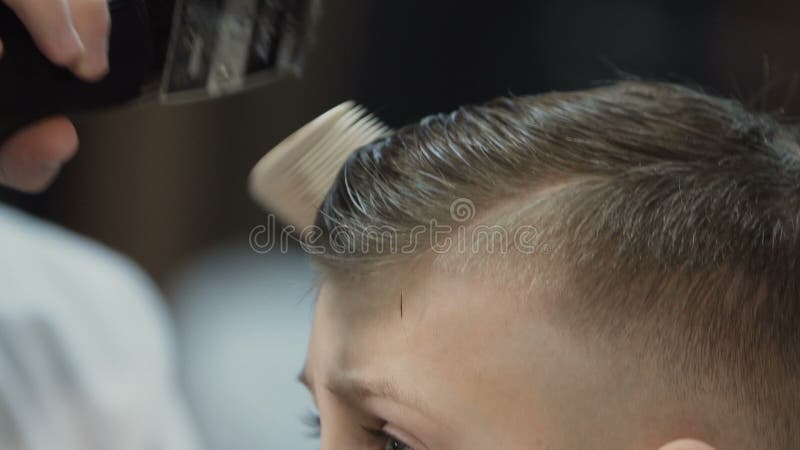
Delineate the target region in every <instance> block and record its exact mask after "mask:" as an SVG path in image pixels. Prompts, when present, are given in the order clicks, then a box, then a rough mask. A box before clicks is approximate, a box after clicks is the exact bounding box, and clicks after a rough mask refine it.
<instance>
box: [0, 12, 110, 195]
mask: <svg viewBox="0 0 800 450" xmlns="http://www.w3.org/2000/svg"><path fill="white" fill-rule="evenodd" d="M1 1H4V2H5V3H6V4H7V5H8V6H9V7H10V8H11V9H12V10H14V12H15V13H16V14H17V16H18V17H19V18H20V20H21V21H22V22H23V23H24V24H25V26H26V27H27V29H28V31H29V32H30V34H31V36H32V37H33V40H34V41H35V42H36V45H37V46H38V47H39V49H40V50H41V51H42V53H43V54H44V55H45V56H46V57H47V58H48V59H50V61H52V62H53V63H55V64H57V65H59V66H63V67H66V68H68V69H70V70H71V71H72V72H74V73H75V75H77V76H78V77H80V78H82V79H84V80H86V81H96V80H99V79H101V78H103V76H105V74H106V72H108V35H109V31H110V27H111V19H110V15H109V11H108V3H107V0H1ZM2 33H3V30H0V58H1V57H2ZM77 148H78V136H77V134H76V133H75V128H74V127H73V126H72V124H71V123H70V122H69V120H67V119H66V118H65V117H50V118H47V119H44V120H41V121H39V122H37V123H34V124H32V125H30V126H28V127H26V128H24V129H22V130H20V131H18V132H17V133H16V134H14V135H13V136H11V137H10V138H9V139H7V140H6V141H5V142H2V143H0V184H4V185H6V186H11V187H13V188H16V189H20V190H23V191H28V192H37V191H41V190H43V189H44V188H46V187H47V186H48V185H49V184H50V183H51V182H52V181H53V179H54V178H55V176H56V175H57V174H58V171H59V168H60V167H61V165H62V164H64V163H65V162H67V161H68V160H69V159H70V158H72V156H73V155H74V154H75V151H76V150H77Z"/></svg>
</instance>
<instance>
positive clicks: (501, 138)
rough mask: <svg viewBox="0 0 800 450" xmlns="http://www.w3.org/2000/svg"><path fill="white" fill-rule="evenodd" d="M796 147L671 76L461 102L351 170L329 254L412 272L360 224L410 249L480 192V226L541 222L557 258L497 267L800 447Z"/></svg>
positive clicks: (329, 217) (343, 262) (333, 207)
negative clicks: (550, 269)
mask: <svg viewBox="0 0 800 450" xmlns="http://www.w3.org/2000/svg"><path fill="white" fill-rule="evenodd" d="M798 136H800V133H799V132H798V129H797V128H795V127H794V126H791V125H788V124H782V123H780V122H779V121H778V120H776V119H775V118H773V117H771V116H769V115H767V114H761V113H756V112H752V111H749V110H747V109H746V108H745V107H744V106H742V104H740V103H739V102H737V101H734V100H729V99H723V98H718V97H715V96H711V95H708V94H705V93H703V92H700V91H698V90H694V89H690V88H687V87H683V86H678V85H673V84H667V83H650V82H638V81H625V82H618V83H615V84H613V85H608V86H603V87H598V88H594V89H589V90H584V91H576V92H558V93H548V94H543V95H537V96H527V97H514V98H499V99H495V100H493V101H490V102H488V103H484V104H480V105H475V106H465V107H462V108H459V109H458V110H456V111H454V112H452V113H449V114H439V115H433V116H430V117H426V118H424V119H423V120H422V121H420V122H419V123H417V124H413V125H410V126H406V127H404V128H402V129H399V130H398V131H397V132H395V133H394V134H392V135H390V136H388V137H386V138H384V139H381V140H378V141H376V142H373V143H371V144H369V145H367V146H365V147H363V148H361V149H359V150H358V151H357V152H356V153H355V154H354V155H353V156H352V157H351V158H350V159H349V161H348V162H347V163H346V165H345V167H343V168H342V170H341V172H340V174H339V177H338V179H337V181H336V183H335V184H334V186H333V188H332V189H331V190H330V192H329V194H328V196H327V198H326V200H325V201H324V203H323V205H322V206H321V208H320V213H319V215H318V219H317V225H318V226H319V227H320V228H321V234H320V235H318V236H317V237H318V238H319V237H320V236H321V238H320V239H317V240H316V241H315V242H316V243H317V244H319V245H324V246H328V248H327V251H326V252H325V255H320V256H318V257H317V261H318V262H319V263H320V264H321V265H322V266H323V267H324V268H325V270H327V271H330V272H331V273H339V274H341V273H347V272H358V271H363V270H367V269H369V268H370V267H374V266H376V265H379V264H380V263H381V262H382V261H388V260H394V261H402V260H403V259H405V258H407V257H408V255H403V254H400V253H402V252H391V254H388V253H389V252H385V251H383V252H376V250H375V249H376V245H374V242H371V245H361V244H364V242H359V241H363V240H370V241H375V240H376V236H383V234H381V233H363V232H361V231H363V230H368V229H371V230H384V229H387V227H388V228H389V229H391V230H393V234H392V236H393V237H392V239H395V240H398V241H399V242H395V243H392V244H393V245H395V246H396V248H402V247H403V246H404V242H403V240H408V239H413V238H414V233H413V232H412V230H413V229H414V227H418V226H425V225H428V224H430V223H431V221H432V220H435V221H437V223H438V224H456V223H457V221H456V220H455V219H454V217H453V214H452V211H451V209H450V208H451V206H452V205H453V202H454V201H455V200H456V199H460V198H466V199H469V200H470V201H471V203H472V204H473V205H474V207H475V210H476V211H478V212H485V214H483V215H481V214H478V215H477V216H476V219H475V220H480V221H482V222H485V223H504V224H507V225H508V226H520V225H524V224H532V225H535V229H536V230H537V239H538V240H539V241H538V242H539V243H542V242H546V243H547V246H548V247H549V252H548V253H549V256H548V259H543V258H542V255H525V254H519V255H516V256H510V255H503V257H502V258H494V259H495V260H498V261H499V260H502V259H504V258H505V259H506V260H512V259H513V260H514V261H515V264H511V265H506V266H504V269H503V270H504V271H511V272H513V271H527V270H529V269H530V267H531V266H532V264H531V265H526V264H519V262H520V258H522V259H523V260H525V259H526V258H527V259H529V260H530V261H539V262H544V263H545V264H547V263H548V261H549V262H550V263H551V264H552V265H554V266H558V267H560V268H562V269H563V270H564V271H565V273H567V274H568V275H567V276H566V277H564V279H568V280H571V281H570V284H571V286H570V287H569V288H568V289H567V288H565V291H564V292H565V294H564V296H565V299H564V309H563V310H564V311H565V312H568V314H565V317H569V320H572V321H573V322H574V323H575V324H576V325H579V326H582V327H583V328H582V329H584V330H591V332H592V333H593V334H592V336H598V335H602V336H606V337H608V338H610V339H613V338H621V339H624V340H625V342H638V343H640V346H641V355H643V360H645V359H653V360H654V361H655V363H656V364H661V366H662V367H663V368H667V369H668V370H667V371H666V372H665V373H670V374H671V375H669V377H671V378H670V380H671V381H669V383H672V384H674V386H675V388H676V389H675V395H676V396H682V397H681V398H684V399H691V398H694V397H695V396H697V395H712V396H714V398H723V399H727V401H729V404H730V405H738V406H740V407H741V408H742V409H746V410H748V411H750V417H751V418H752V424H753V430H752V432H753V433H754V434H756V433H757V434H758V435H759V436H763V437H764V439H765V440H766V441H768V443H767V444H766V446H767V447H765V448H772V449H776V448H781V449H790V448H800V282H798V279H800V264H799V258H800V145H798V142H799V141H798ZM548 187H551V189H548ZM553 187H554V188H553ZM537 193H538V194H537ZM487 214H488V217H487ZM342 230H347V231H349V232H345V233H342V232H341V231H342ZM334 235H335V236H334ZM343 241H344V242H343ZM331 242H336V243H338V246H337V247H336V248H332V247H331V246H332V244H331ZM342 244H344V246H345V247H347V248H349V250H348V251H344V252H343V251H341V249H342V248H343V247H342ZM426 251H427V250H426V249H425V248H424V246H421V247H420V246H418V248H416V249H415V252H414V254H417V255H418V254H420V253H425V252H426ZM568 291H569V292H572V293H574V294H575V295H574V296H572V297H574V298H572V297H570V295H568ZM567 297H570V298H572V299H571V300H568V299H567ZM669 370H671V372H669ZM766 441H765V442H766Z"/></svg>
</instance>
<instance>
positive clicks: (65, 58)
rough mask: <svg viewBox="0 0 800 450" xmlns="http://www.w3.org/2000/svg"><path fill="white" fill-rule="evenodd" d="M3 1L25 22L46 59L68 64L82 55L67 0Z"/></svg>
mask: <svg viewBox="0 0 800 450" xmlns="http://www.w3.org/2000/svg"><path fill="white" fill-rule="evenodd" d="M3 1H4V2H5V3H6V4H7V5H8V6H9V7H10V8H11V9H13V10H14V12H15V13H16V14H17V16H18V17H19V18H20V20H21V21H22V23H24V24H25V27H26V28H27V29H28V32H29V33H30V34H31V36H32V37H33V40H34V41H35V42H36V45H37V46H38V47H39V49H40V50H41V51H42V53H44V55H45V56H47V58H48V59H50V60H51V61H53V62H54V63H55V64H58V65H61V66H65V67H71V66H73V65H75V64H77V63H78V61H79V60H80V59H81V58H82V56H83V53H84V45H83V42H81V38H80V36H79V35H78V30H77V29H76V28H75V25H74V24H73V22H72V15H71V13H70V8H69V5H68V3H67V0H3ZM2 31H3V30H0V33H2Z"/></svg>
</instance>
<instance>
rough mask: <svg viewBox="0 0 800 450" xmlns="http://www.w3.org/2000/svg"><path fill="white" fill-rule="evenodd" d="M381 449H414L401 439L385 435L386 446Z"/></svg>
mask: <svg viewBox="0 0 800 450" xmlns="http://www.w3.org/2000/svg"><path fill="white" fill-rule="evenodd" d="M382 450H414V449H412V448H411V447H409V446H407V445H406V444H404V443H403V442H402V441H400V440H398V439H395V438H393V437H391V436H389V435H386V446H385V447H384V448H383V449H382Z"/></svg>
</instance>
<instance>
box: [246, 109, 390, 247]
mask: <svg viewBox="0 0 800 450" xmlns="http://www.w3.org/2000/svg"><path fill="white" fill-rule="evenodd" d="M391 132H392V130H391V129H390V128H389V127H388V126H386V125H385V124H384V123H383V122H381V121H380V119H378V118H377V117H375V116H373V115H371V114H369V113H368V112H367V110H366V109H365V108H363V107H362V106H359V105H357V104H356V103H355V102H352V101H347V102H344V103H341V104H339V105H337V106H335V107H333V108H331V109H330V110H328V111H327V112H325V113H324V114H322V115H320V116H319V117H317V118H316V119H314V120H312V121H311V122H309V123H308V124H306V125H304V126H303V127H302V128H300V129H299V130H297V131H296V132H294V133H292V134H291V135H290V136H289V137H287V138H286V139H284V140H283V141H282V142H281V143H279V144H278V145H276V146H275V147H274V148H273V149H272V150H270V151H269V152H267V154H266V155H264V157H262V158H261V160H260V161H258V163H256V165H255V167H253V170H252V171H251V172H250V180H249V184H250V195H251V196H252V197H253V198H254V199H255V200H256V201H257V202H258V203H259V204H260V205H261V206H262V207H264V208H265V209H267V210H269V211H272V212H274V213H275V214H276V215H277V216H278V217H279V218H280V219H281V220H283V221H284V222H286V223H287V224H289V225H294V226H295V227H296V228H297V230H298V233H299V232H300V231H302V230H303V229H305V228H306V227H308V226H311V225H313V224H314V218H315V217H316V215H317V210H318V209H319V207H320V205H321V204H322V201H323V200H324V199H325V195H327V193H328V190H330V188H331V186H332V185H333V182H334V181H335V180H336V176H337V175H338V173H339V170H340V169H341V167H342V165H343V164H344V163H345V161H346V160H347V158H348V157H349V156H350V155H351V154H352V153H353V152H354V151H355V150H356V149H358V148H359V147H361V146H363V145H366V144H368V143H370V142H372V141H374V140H375V139H378V138H380V137H381V136H385V135H387V134H389V133H391Z"/></svg>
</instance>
